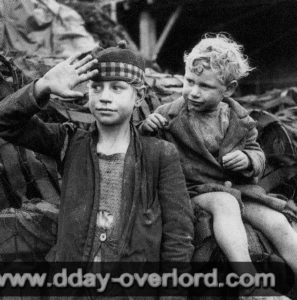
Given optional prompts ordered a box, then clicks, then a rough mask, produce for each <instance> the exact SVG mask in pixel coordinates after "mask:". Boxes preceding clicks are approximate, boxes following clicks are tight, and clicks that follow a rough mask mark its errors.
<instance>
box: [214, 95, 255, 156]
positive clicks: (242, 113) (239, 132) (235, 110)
mask: <svg viewBox="0 0 297 300" xmlns="http://www.w3.org/2000/svg"><path fill="white" fill-rule="evenodd" d="M224 102H226V103H227V104H228V105H229V106H230V108H231V109H230V120H229V127H228V130H227V132H226V135H225V137H224V140H223V142H222V145H221V147H220V151H219V160H221V158H222V157H223V156H224V155H225V154H227V153H229V152H231V151H233V150H234V149H235V148H236V147H238V146H239V145H240V144H242V143H243V142H244V141H243V139H244V137H246V136H247V133H248V131H249V130H250V129H251V128H253V127H254V126H256V123H255V122H254V121H252V119H251V118H249V117H248V112H247V111H246V110H245V109H244V108H243V107H242V106H241V105H239V104H238V103H237V102H236V101H234V100H233V99H231V98H226V99H224Z"/></svg>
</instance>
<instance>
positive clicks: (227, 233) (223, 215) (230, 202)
mask: <svg viewBox="0 0 297 300" xmlns="http://www.w3.org/2000/svg"><path fill="white" fill-rule="evenodd" d="M192 201H193V202H194V203H196V204H198V205H199V206H200V207H201V208H203V209H205V210H206V211H207V212H209V213H210V214H211V215H212V217H213V230H214V235H215V238H216V241H217V243H218V245H219V247H220V248H221V249H222V251H223V252H224V253H225V255H226V256H227V258H228V260H229V261H230V262H250V261H251V258H250V255H249V251H248V241H247V235H246V231H245V228H244V225H243V222H242V219H241V213H240V207H239V204H238V201H237V200H236V198H235V197H233V196H232V195H231V194H229V193H225V192H213V193H205V194H202V195H199V196H196V197H194V198H193V199H192ZM235 265H236V264H235ZM235 267H239V265H236V266H235ZM236 271H238V272H241V271H242V272H243V271H244V270H236ZM245 271H247V270H245Z"/></svg>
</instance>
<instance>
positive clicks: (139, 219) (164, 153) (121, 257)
mask: <svg viewBox="0 0 297 300" xmlns="http://www.w3.org/2000/svg"><path fill="white" fill-rule="evenodd" d="M39 110H40V107H39V106H38V105H37V103H36V100H35V99H34V95H33V84H31V85H28V86H26V87H24V88H22V89H21V90H19V91H17V92H16V93H14V94H12V95H11V96H9V97H7V98H6V99H5V100H3V101H2V102H1V103H0V136H1V137H3V138H5V139H7V140H9V141H10V142H12V143H16V144H19V145H22V146H25V147H27V148H30V149H32V150H34V151H36V152H40V153H43V154H46V155H50V156H53V157H55V159H56V160H57V161H58V162H59V163H61V166H62V170H63V181H62V188H61V190H62V195H61V206H60V214H59V225H58V227H59V228H58V237H57V249H56V257H55V260H56V261H85V262H88V261H90V259H91V258H90V255H91V248H92V244H93V239H94V234H95V227H96V217H97V211H98V207H99V193H100V191H99V187H100V178H99V163H98V158H97V155H96V143H97V140H98V132H97V130H96V129H95V130H91V131H84V130H81V129H75V128H73V127H72V126H69V125H65V124H46V123H44V122H42V121H41V120H40V119H38V118H37V117H36V116H33V115H34V114H35V113H37V112H38V111H39ZM32 116H33V117H32ZM131 131H132V136H131V142H130V145H129V148H128V151H127V154H126V158H125V164H124V177H123V183H122V189H123V193H122V195H123V201H122V203H123V207H122V212H123V218H122V221H121V230H122V232H121V235H120V236H121V239H120V240H119V241H118V243H117V244H116V247H117V250H118V253H117V254H118V255H117V259H118V261H142V262H143V261H160V260H163V261H190V260H191V256H192V253H193V246H192V238H193V216H192V210H191V207H190V201H189V198H188V195H187V191H186V186H185V181H184V176H183V173H182V170H181V166H180V164H179V158H178V153H177V150H176V149H175V147H174V145H172V144H170V143H168V142H165V141H161V140H157V139H155V138H148V137H140V136H138V134H137V132H136V131H135V130H134V129H133V127H132V130H131ZM104 247H105V245H104V243H103V244H102V260H103V261H104V258H105V257H108V251H104Z"/></svg>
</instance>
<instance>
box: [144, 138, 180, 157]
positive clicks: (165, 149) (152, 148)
mask: <svg viewBox="0 0 297 300" xmlns="http://www.w3.org/2000/svg"><path fill="white" fill-rule="evenodd" d="M141 141H142V145H143V150H144V152H146V153H147V154H148V155H149V156H151V155H152V156H153V155H161V156H163V155H165V156H170V155H172V154H173V153H177V149H176V147H175V145H174V144H173V143H170V142H168V141H165V140H163V139H159V138H156V137H153V136H143V135H142V136H141Z"/></svg>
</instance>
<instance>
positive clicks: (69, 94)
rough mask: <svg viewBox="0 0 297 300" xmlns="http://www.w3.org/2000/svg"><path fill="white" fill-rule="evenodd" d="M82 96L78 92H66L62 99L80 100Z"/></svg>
mask: <svg viewBox="0 0 297 300" xmlns="http://www.w3.org/2000/svg"><path fill="white" fill-rule="evenodd" d="M83 96H84V94H83V93H81V92H78V91H68V92H66V93H65V95H64V97H69V98H82V97H83Z"/></svg>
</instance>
